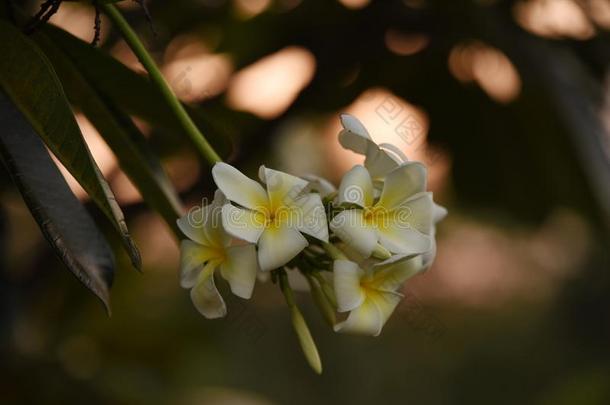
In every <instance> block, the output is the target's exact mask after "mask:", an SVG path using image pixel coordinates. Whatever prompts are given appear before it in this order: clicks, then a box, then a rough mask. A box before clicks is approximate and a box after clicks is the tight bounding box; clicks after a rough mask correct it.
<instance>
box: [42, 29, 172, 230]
mask: <svg viewBox="0 0 610 405" xmlns="http://www.w3.org/2000/svg"><path fill="white" fill-rule="evenodd" d="M33 37H34V40H35V41H36V42H37V43H38V45H39V46H40V47H41V49H42V50H43V51H44V52H45V54H46V55H47V57H48V58H49V60H50V61H51V63H52V64H53V67H54V68H55V71H56V72H57V75H58V77H59V78H60V80H61V81H62V83H63V87H64V91H65V92H66V95H67V96H68V99H69V100H70V102H71V103H72V104H73V105H75V106H76V107H78V108H79V109H80V110H81V111H82V112H83V113H84V114H85V115H86V116H87V118H88V119H89V120H90V121H91V123H92V124H93V125H94V126H95V127H96V128H97V129H98V131H99V132H100V134H101V135H102V137H103V138H104V140H105V141H106V143H107V144H108V146H110V148H111V149H112V151H113V152H114V154H115V155H116V156H117V158H118V161H119V164H120V165H121V168H122V169H123V170H124V171H125V173H126V174H127V176H129V178H130V179H131V180H132V181H133V183H134V184H135V186H136V187H137V188H138V190H139V191H140V193H141V194H142V196H143V197H144V200H145V201H146V203H148V204H149V205H150V206H151V208H153V209H154V210H156V211H157V212H158V213H159V214H160V215H161V216H162V217H163V218H164V219H165V221H166V222H167V224H168V225H169V226H170V228H171V229H172V230H173V231H174V233H175V234H176V235H180V232H179V230H178V227H177V225H176V220H177V219H178V218H179V217H180V215H182V210H183V208H182V204H181V203H180V199H179V198H178V195H177V193H176V191H175V189H174V187H173V185H172V184H171V182H170V180H169V178H168V177H167V175H166V173H165V172H164V170H163V168H162V166H161V163H160V162H159V159H158V158H157V157H156V156H155V154H154V153H153V152H152V151H151V150H150V148H149V146H148V144H147V142H146V139H145V138H144V136H143V135H142V133H140V131H139V130H138V129H137V128H136V127H135V125H134V124H133V122H132V121H131V120H130V119H129V117H126V116H124V115H123V114H121V113H120V112H119V111H118V110H117V109H116V107H114V106H113V105H112V103H111V102H110V101H109V100H106V99H103V98H101V97H100V95H99V94H98V92H97V91H96V90H95V89H94V88H93V87H92V86H91V84H90V83H89V82H88V81H87V79H86V78H85V77H84V76H83V75H82V74H81V73H80V72H79V71H78V69H77V68H76V66H75V65H74V63H73V62H72V61H71V60H70V59H69V58H68V57H67V56H66V55H65V54H64V52H63V51H62V50H61V49H59V47H57V46H56V45H55V44H53V42H52V41H51V40H50V39H49V38H48V37H47V36H46V35H45V34H44V33H43V32H37V33H36V34H34V36H33Z"/></svg>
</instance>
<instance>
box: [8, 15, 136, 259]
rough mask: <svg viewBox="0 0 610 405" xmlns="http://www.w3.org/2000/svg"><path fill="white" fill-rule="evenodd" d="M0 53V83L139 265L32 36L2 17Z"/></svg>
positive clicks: (112, 200) (111, 199)
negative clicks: (107, 220)
mask: <svg viewBox="0 0 610 405" xmlns="http://www.w3.org/2000/svg"><path fill="white" fill-rule="evenodd" d="M0 54H1V55H2V58H0V85H1V86H2V87H3V89H4V91H5V92H6V93H7V94H8V96H9V98H11V99H12V100H13V102H14V103H15V105H16V106H17V107H18V108H19V110H20V111H21V112H22V113H23V114H24V115H25V116H26V117H27V118H28V121H29V122H30V123H31V124H32V126H33V127H34V129H35V131H36V132H37V133H38V135H39V136H40V137H41V138H42V139H43V140H44V142H45V143H46V144H47V146H48V147H49V149H50V150H51V151H52V152H53V154H54V155H55V156H57V157H58V158H59V160H60V161H61V162H62V164H63V165H64V166H65V167H66V169H68V171H69V172H70V173H71V174H72V175H73V176H74V178H75V179H76V180H78V182H79V183H80V184H81V186H82V187H83V188H84V189H85V190H86V191H87V193H88V194H89V196H91V198H92V200H93V201H94V202H95V203H96V204H97V205H98V207H100V209H101V210H102V212H104V214H105V215H106V216H107V217H108V218H109V219H110V221H111V222H112V223H113V225H114V226H115V228H116V229H117V230H118V231H119V232H120V234H121V236H122V240H123V244H124V245H125V246H126V248H127V251H128V252H129V254H130V257H131V261H132V263H133V265H134V266H135V267H136V268H138V269H139V268H140V264H141V262H140V254H139V252H138V249H137V248H136V246H135V243H134V242H133V240H132V239H131V237H130V236H129V232H128V230H127V225H126V223H125V219H124V217H123V213H122V212H121V209H120V208H119V205H118V204H117V202H116V200H115V198H114V195H113V194H112V191H111V190H110V187H109V186H108V183H107V182H106V180H105V179H104V177H103V176H102V174H101V173H100V170H99V168H98V167H97V165H96V164H95V161H94V160H93V157H92V156H91V153H90V152H89V149H88V148H87V144H86V143H85V141H84V140H83V137H82V134H81V132H80V129H79V127H78V125H77V123H76V121H75V119H74V116H73V114H72V111H71V109H70V105H69V103H68V101H67V99H66V96H65V95H64V92H63V88H62V85H61V83H60V82H59V79H58V78H57V75H56V74H55V71H54V70H53V67H52V66H51V64H50V63H49V61H48V60H47V58H46V57H45V55H44V54H43V53H42V52H41V51H40V49H39V48H38V47H37V46H36V44H35V43H34V42H33V41H31V40H30V39H29V38H27V37H25V36H24V35H22V34H21V32H19V30H18V29H17V28H15V27H14V26H12V25H10V24H9V23H7V22H5V21H0Z"/></svg>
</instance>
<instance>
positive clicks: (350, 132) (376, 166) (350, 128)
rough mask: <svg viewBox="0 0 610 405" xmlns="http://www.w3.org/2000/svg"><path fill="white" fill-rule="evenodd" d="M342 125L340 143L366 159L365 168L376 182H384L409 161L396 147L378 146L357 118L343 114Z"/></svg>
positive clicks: (388, 145)
mask: <svg viewBox="0 0 610 405" xmlns="http://www.w3.org/2000/svg"><path fill="white" fill-rule="evenodd" d="M341 125H343V130H342V131H341V132H340V133H339V143H340V144H341V146H343V147H344V148H346V149H349V150H351V151H354V152H356V153H359V154H361V155H364V156H365V157H366V158H365V160H364V167H366V168H367V169H368V170H369V173H370V174H371V177H372V178H373V180H374V181H379V180H383V178H384V177H385V176H386V175H387V174H388V173H390V172H391V171H392V170H394V169H396V168H397V167H398V166H400V165H402V164H403V163H405V162H407V161H408V159H407V157H406V156H405V155H404V154H403V153H402V151H401V150H400V149H398V148H397V147H396V146H394V145H391V144H386V143H382V144H380V145H377V144H376V143H375V141H373V139H372V138H371V136H370V135H369V133H368V131H367V130H366V128H365V127H364V125H362V123H361V122H360V121H358V119H357V118H355V117H353V116H351V115H349V114H341Z"/></svg>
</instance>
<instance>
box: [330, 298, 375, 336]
mask: <svg viewBox="0 0 610 405" xmlns="http://www.w3.org/2000/svg"><path fill="white" fill-rule="evenodd" d="M383 322H384V320H383V317H382V314H381V312H380V311H379V308H378V307H377V305H375V303H374V302H373V301H372V300H370V299H366V300H365V301H364V302H363V303H362V305H360V306H359V307H358V308H356V309H354V310H353V311H352V312H350V313H349V315H348V317H347V319H346V320H345V321H343V322H341V323H338V324H336V325H335V327H334V329H335V332H348V333H356V334H362V335H369V336H377V335H379V333H380V332H381V328H382V326H383Z"/></svg>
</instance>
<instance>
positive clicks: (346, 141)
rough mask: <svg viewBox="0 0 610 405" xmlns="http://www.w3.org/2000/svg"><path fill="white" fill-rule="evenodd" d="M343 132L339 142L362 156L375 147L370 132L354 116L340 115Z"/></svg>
mask: <svg viewBox="0 0 610 405" xmlns="http://www.w3.org/2000/svg"><path fill="white" fill-rule="evenodd" d="M339 118H340V120H341V125H343V131H341V133H340V134H339V142H340V143H341V145H342V146H343V147H344V148H346V149H350V150H353V151H354V152H356V153H360V154H361V155H364V154H366V151H367V149H368V148H369V146H370V145H371V144H372V145H375V143H374V142H373V140H372V139H371V136H370V135H369V132H368V131H367V130H366V128H365V127H364V125H362V123H361V122H360V121H359V120H358V119H357V118H356V117H354V116H352V115H349V114H341V115H340V117H339Z"/></svg>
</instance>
